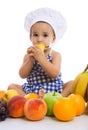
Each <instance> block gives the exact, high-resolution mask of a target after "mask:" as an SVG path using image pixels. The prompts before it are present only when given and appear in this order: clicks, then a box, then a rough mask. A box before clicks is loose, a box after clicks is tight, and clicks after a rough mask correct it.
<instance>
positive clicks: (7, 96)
mask: <svg viewBox="0 0 88 130" xmlns="http://www.w3.org/2000/svg"><path fill="white" fill-rule="evenodd" d="M16 95H19V94H18V92H17V91H16V90H14V89H9V90H7V91H6V93H5V94H4V96H3V100H4V101H6V102H7V101H8V100H9V99H10V98H12V97H13V96H16Z"/></svg>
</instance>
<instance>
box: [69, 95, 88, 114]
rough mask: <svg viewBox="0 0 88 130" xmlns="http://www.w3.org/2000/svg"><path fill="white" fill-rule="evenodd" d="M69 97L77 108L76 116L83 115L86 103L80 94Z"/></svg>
mask: <svg viewBox="0 0 88 130" xmlns="http://www.w3.org/2000/svg"><path fill="white" fill-rule="evenodd" d="M68 97H69V98H70V100H71V101H72V102H73V103H74V107H75V108H76V116H80V115H81V114H83V113H84V111H85V109H86V102H85V100H84V98H83V97H82V96H81V95H79V94H70V95H69V96H68Z"/></svg>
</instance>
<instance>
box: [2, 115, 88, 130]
mask: <svg viewBox="0 0 88 130" xmlns="http://www.w3.org/2000/svg"><path fill="white" fill-rule="evenodd" d="M0 130H88V115H87V114H83V115H81V116H78V117H75V118H74V119H73V120H72V121H69V122H61V121H58V120H56V118H54V117H45V118H44V119H42V120H40V121H29V120H27V119H25V118H20V119H18V118H7V119H6V120H5V121H2V122H0Z"/></svg>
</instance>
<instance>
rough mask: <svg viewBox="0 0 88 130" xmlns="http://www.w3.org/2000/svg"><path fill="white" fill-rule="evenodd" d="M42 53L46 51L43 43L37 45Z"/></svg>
mask: <svg viewBox="0 0 88 130" xmlns="http://www.w3.org/2000/svg"><path fill="white" fill-rule="evenodd" d="M36 46H38V47H39V48H40V49H41V50H42V51H44V49H45V45H44V44H43V43H39V44H36Z"/></svg>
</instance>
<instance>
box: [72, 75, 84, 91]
mask: <svg viewBox="0 0 88 130" xmlns="http://www.w3.org/2000/svg"><path fill="white" fill-rule="evenodd" d="M81 75H82V73H80V74H78V75H77V76H76V78H75V79H74V82H73V85H72V93H75V90H76V87H77V84H78V81H79V79H80V77H81Z"/></svg>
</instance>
